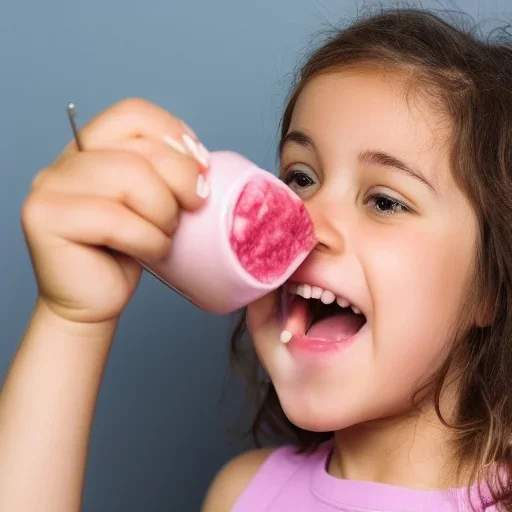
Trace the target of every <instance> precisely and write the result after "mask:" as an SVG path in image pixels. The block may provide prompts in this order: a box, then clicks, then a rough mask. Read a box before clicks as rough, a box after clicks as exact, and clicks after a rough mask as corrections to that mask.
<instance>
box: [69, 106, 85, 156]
mask: <svg viewBox="0 0 512 512" xmlns="http://www.w3.org/2000/svg"><path fill="white" fill-rule="evenodd" d="M66 110H67V112H68V118H69V124H70V125H71V129H72V130H73V136H74V137H75V141H76V145H77V147H78V151H83V150H84V147H83V145H82V142H81V140H80V136H79V135H78V130H77V128H76V122H75V115H76V110H75V104H74V103H73V102H72V101H70V102H69V103H68V107H67V109H66Z"/></svg>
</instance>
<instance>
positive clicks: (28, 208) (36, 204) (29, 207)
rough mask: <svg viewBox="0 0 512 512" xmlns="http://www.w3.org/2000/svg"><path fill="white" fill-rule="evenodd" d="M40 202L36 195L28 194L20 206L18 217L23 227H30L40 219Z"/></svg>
mask: <svg viewBox="0 0 512 512" xmlns="http://www.w3.org/2000/svg"><path fill="white" fill-rule="evenodd" d="M41 212H42V201H41V198H40V196H39V195H38V194H34V193H31V194H29V195H28V196H27V197H26V198H25V200H24V201H23V204H22V205H21V211H20V217H21V223H22V225H23V226H24V227H27V226H29V225H31V224H32V223H33V222H35V221H36V220H37V219H39V218H40V217H41Z"/></svg>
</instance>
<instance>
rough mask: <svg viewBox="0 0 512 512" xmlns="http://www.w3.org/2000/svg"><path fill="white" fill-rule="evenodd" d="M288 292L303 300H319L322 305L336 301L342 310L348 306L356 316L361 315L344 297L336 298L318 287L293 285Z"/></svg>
mask: <svg viewBox="0 0 512 512" xmlns="http://www.w3.org/2000/svg"><path fill="white" fill-rule="evenodd" d="M290 291H291V292H292V293H295V294H296V295H300V296H301V297H304V298H305V299H311V298H313V299H320V300H321V301H322V302H323V303H324V304H332V303H333V302H334V301H336V302H337V304H338V305H339V306H340V307H342V308H346V307H348V306H350V307H351V308H352V311H353V312H354V313H355V314H356V315H358V314H360V313H361V310H360V309H358V308H357V307H356V306H354V305H352V304H350V302H349V301H348V300H347V299H345V298H344V297H340V296H339V295H338V296H336V295H335V294H334V293H333V292H331V291H330V290H324V289H322V288H320V287H318V286H311V285H309V284H299V285H297V284H294V285H291V288H290Z"/></svg>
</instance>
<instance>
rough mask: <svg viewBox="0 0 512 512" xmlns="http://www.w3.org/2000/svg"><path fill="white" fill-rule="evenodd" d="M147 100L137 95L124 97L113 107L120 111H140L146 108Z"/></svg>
mask: <svg viewBox="0 0 512 512" xmlns="http://www.w3.org/2000/svg"><path fill="white" fill-rule="evenodd" d="M148 105H149V102H148V101H147V100H145V99H143V98H139V97H129V98H124V99H122V100H121V101H119V102H118V103H117V104H116V105H115V109H116V110H119V111H121V112H128V113H132V112H135V113H141V112H144V111H145V110H146V109H147V108H148Z"/></svg>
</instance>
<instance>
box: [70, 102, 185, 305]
mask: <svg viewBox="0 0 512 512" xmlns="http://www.w3.org/2000/svg"><path fill="white" fill-rule="evenodd" d="M66 110H67V113H68V118H69V123H70V125H71V129H72V130H73V136H74V137H75V141H76V145H77V147H78V151H83V150H84V146H83V144H82V141H81V140H80V136H79V135H78V129H77V127H76V121H75V116H76V107H75V104H74V103H73V102H72V101H70V102H69V103H68V106H67V109H66ZM134 259H135V260H136V261H137V262H138V263H139V264H140V265H141V266H142V268H144V269H145V270H146V271H147V272H148V273H149V274H151V275H152V276H153V277H155V278H156V279H158V281H160V282H161V283H163V284H165V285H166V286H168V287H169V288H170V289H171V290H173V291H175V292H176V293H177V294H178V295H181V296H182V297H183V298H184V299H186V300H188V301H189V302H190V303H191V304H194V303H193V302H192V300H191V299H190V297H188V296H187V295H185V294H184V293H183V292H182V291H181V290H178V288H176V287H174V286H173V285H172V284H171V283H168V282H167V281H166V280H165V279H164V278H163V277H161V276H159V275H158V274H157V273H156V272H154V271H153V270H151V269H150V268H149V267H148V266H147V265H146V264H144V263H143V262H142V261H140V260H138V259H137V258H134Z"/></svg>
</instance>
